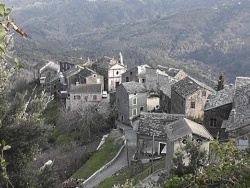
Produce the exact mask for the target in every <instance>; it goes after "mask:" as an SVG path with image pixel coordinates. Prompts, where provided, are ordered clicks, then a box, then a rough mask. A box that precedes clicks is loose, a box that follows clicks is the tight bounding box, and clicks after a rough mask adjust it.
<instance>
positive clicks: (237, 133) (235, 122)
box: [222, 77, 250, 150]
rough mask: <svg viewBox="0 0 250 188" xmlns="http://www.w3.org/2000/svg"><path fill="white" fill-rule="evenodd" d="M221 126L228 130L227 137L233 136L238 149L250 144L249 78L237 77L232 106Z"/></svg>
mask: <svg viewBox="0 0 250 188" xmlns="http://www.w3.org/2000/svg"><path fill="white" fill-rule="evenodd" d="M222 128H225V129H226V131H227V132H228V134H229V135H228V136H229V138H235V139H236V141H237V145H238V148H239V149H242V150H243V149H245V148H247V147H249V145H250V78H249V77H237V78H236V81H235V92H234V98H233V106H232V110H231V112H230V115H229V118H228V120H224V121H223V123H222Z"/></svg>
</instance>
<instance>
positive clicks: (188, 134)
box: [165, 118, 213, 172]
mask: <svg viewBox="0 0 250 188" xmlns="http://www.w3.org/2000/svg"><path fill="white" fill-rule="evenodd" d="M165 131H166V133H167V145H166V168H167V171H168V172H169V171H170V169H172V166H173V164H172V160H173V157H174V155H175V153H176V151H178V150H179V148H181V147H183V146H185V144H186V143H187V139H191V140H192V141H193V142H198V143H200V144H201V148H202V149H205V151H207V152H209V146H210V142H211V140H213V137H212V135H211V134H210V133H209V132H208V130H206V128H205V127H204V126H203V125H201V124H198V123H196V122H194V121H191V120H189V119H186V118H181V119H179V120H177V121H174V122H172V123H170V124H168V125H166V127H165ZM184 156H185V158H184V159H183V162H184V164H185V165H188V163H189V157H188V155H186V154H185V153H184Z"/></svg>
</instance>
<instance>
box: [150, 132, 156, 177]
mask: <svg viewBox="0 0 250 188" xmlns="http://www.w3.org/2000/svg"><path fill="white" fill-rule="evenodd" d="M154 147H155V133H153V142H152V155H151V173H152V174H153V172H154V165H153V161H154Z"/></svg>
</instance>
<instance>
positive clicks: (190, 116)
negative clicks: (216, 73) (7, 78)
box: [33, 53, 250, 187]
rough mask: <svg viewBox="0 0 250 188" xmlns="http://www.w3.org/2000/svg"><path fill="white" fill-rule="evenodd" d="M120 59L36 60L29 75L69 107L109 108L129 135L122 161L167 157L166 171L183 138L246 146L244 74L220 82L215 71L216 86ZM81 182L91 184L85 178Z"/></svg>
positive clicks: (205, 145) (206, 145)
mask: <svg viewBox="0 0 250 188" xmlns="http://www.w3.org/2000/svg"><path fill="white" fill-rule="evenodd" d="M123 59H124V58H123V56H122V54H121V53H120V54H119V58H115V57H112V58H110V57H106V56H104V57H103V58H100V59H97V60H95V61H91V60H88V61H87V62H84V63H82V64H77V65H76V64H74V63H69V62H59V63H57V62H52V61H49V62H48V61H41V62H39V63H38V64H37V65H35V66H34V67H33V68H34V78H35V79H36V80H38V84H39V85H40V87H41V88H43V89H44V90H45V91H46V93H47V94H48V95H53V96H54V97H55V98H58V99H60V100H61V101H63V104H64V105H65V108H66V109H68V110H69V111H75V110H77V109H83V110H84V109H88V108H89V107H91V106H93V107H94V108H95V109H96V110H97V111H102V110H103V111H107V110H110V109H111V108H114V109H115V110H116V112H117V117H116V128H117V129H118V130H119V131H121V132H123V134H124V135H125V137H124V140H126V141H129V136H126V134H125V132H126V129H130V130H131V131H133V134H134V135H135V136H134V138H132V139H131V140H130V141H131V142H132V140H133V143H134V144H135V146H133V148H132V147H131V148H130V150H131V151H132V153H133V154H130V155H131V158H129V159H128V160H129V161H128V165H132V164H133V162H135V161H138V160H144V162H150V160H151V161H152V160H154V159H158V158H162V157H164V156H165V155H167V158H168V160H166V166H165V167H166V169H167V170H170V168H172V162H171V159H172V158H173V156H174V153H175V151H177V149H178V148H179V147H180V146H182V145H185V144H186V139H187V138H188V137H189V136H191V137H192V139H193V140H195V141H197V142H198V143H201V145H202V147H203V148H205V149H206V150H207V151H209V143H210V142H211V141H212V140H214V139H218V140H219V141H220V142H227V141H228V140H229V139H230V138H234V139H236V144H237V147H238V148H239V149H240V150H244V149H246V148H247V147H248V146H249V143H250V137H249V130H250V126H249V125H250V124H249V121H250V117H249V114H250V113H249V109H250V108H249V105H250V103H249V98H250V91H249V90H250V87H249V84H250V78H249V77H237V78H236V79H235V83H233V84H229V85H224V77H223V75H221V76H220V78H219V79H218V81H217V82H218V85H217V88H211V87H210V86H208V85H206V84H204V83H202V82H200V81H198V80H196V79H195V78H192V77H191V76H189V75H188V74H187V73H185V72H184V71H183V70H180V69H175V68H171V67H164V66H160V65H159V66H157V67H151V66H149V65H147V64H144V65H139V66H136V67H133V68H128V67H127V65H126V62H124V60H123ZM100 106H102V107H104V108H100ZM113 165H114V164H113ZM100 173H101V172H100ZM113 174H115V171H114V172H113ZM92 178H95V177H92ZM88 181H91V179H90V180H89V179H88ZM81 183H82V184H83V185H84V187H88V186H89V187H91V186H90V184H91V183H90V182H86V180H83V181H82V182H81ZM88 184H89V185H88Z"/></svg>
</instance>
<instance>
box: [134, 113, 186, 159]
mask: <svg viewBox="0 0 250 188" xmlns="http://www.w3.org/2000/svg"><path fill="white" fill-rule="evenodd" d="M183 117H185V115H184V114H166V113H147V112H142V113H141V115H140V119H139V124H138V128H137V129H138V130H137V151H138V152H139V153H140V154H141V155H148V154H152V152H153V153H154V154H158V155H160V154H163V153H166V151H163V149H164V148H165V147H166V140H167V133H166V131H165V127H166V125H168V124H170V123H172V122H174V121H176V120H178V119H181V118H183ZM153 142H154V144H153ZM152 146H154V147H152Z"/></svg>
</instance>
